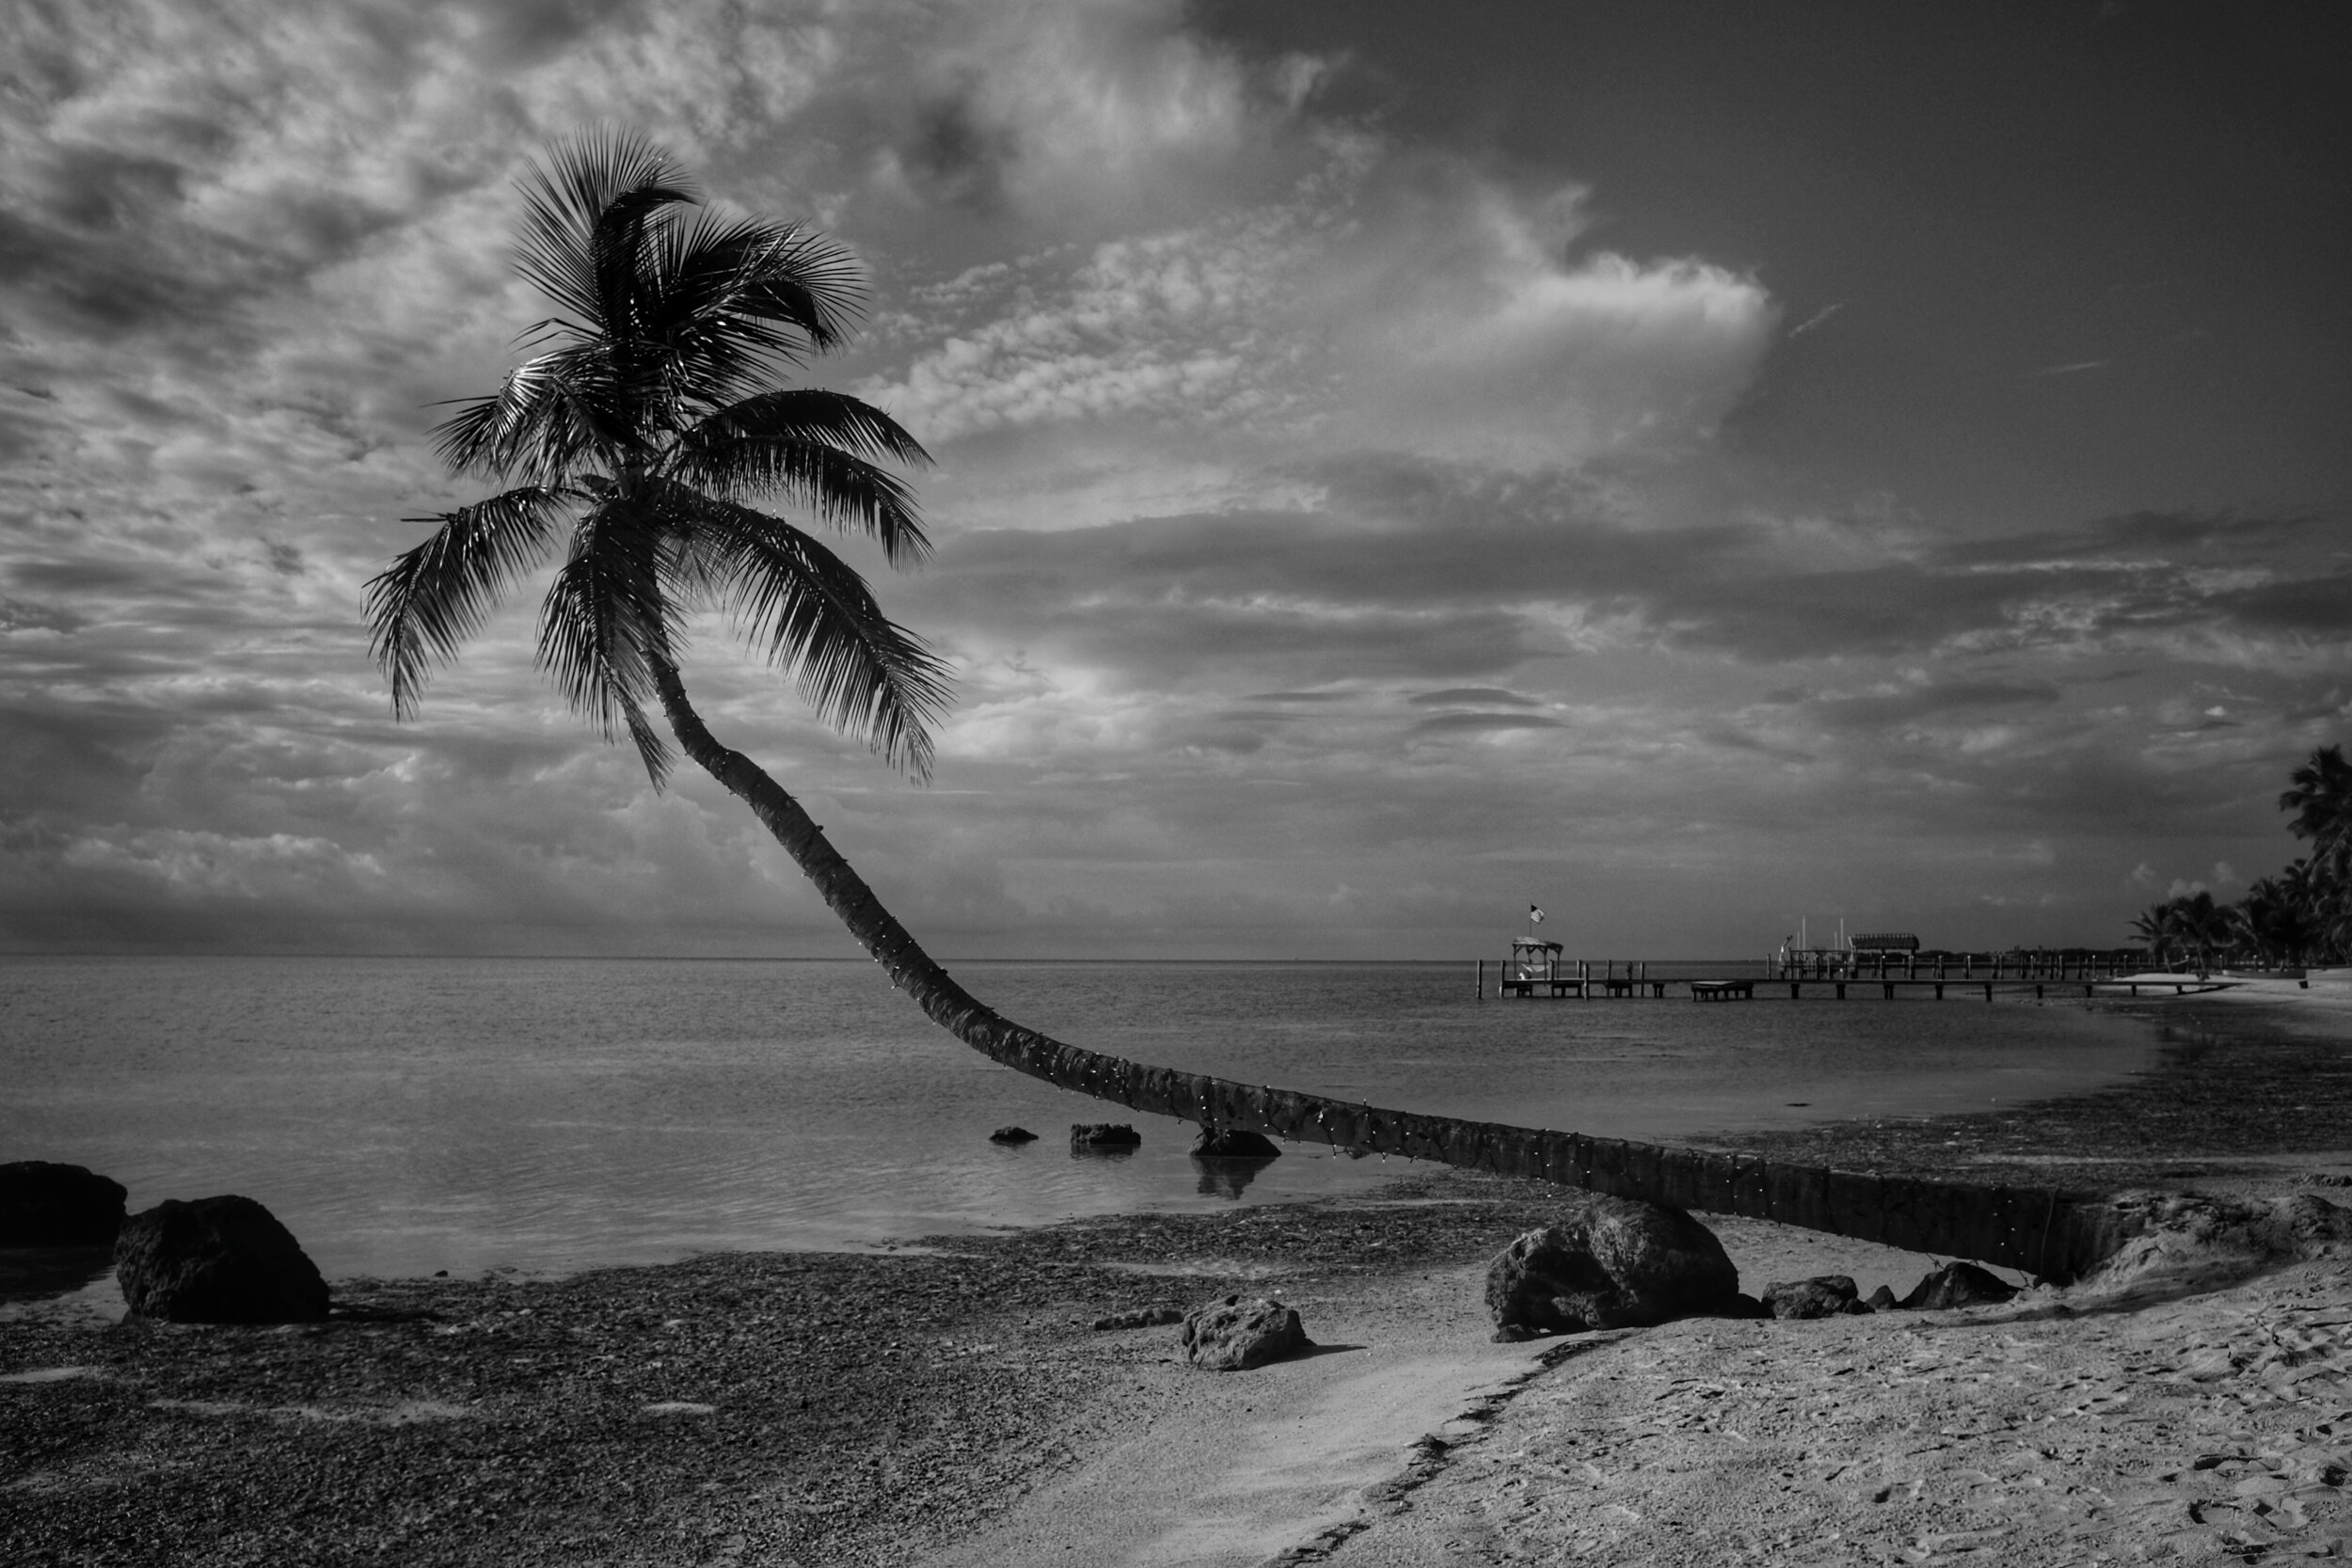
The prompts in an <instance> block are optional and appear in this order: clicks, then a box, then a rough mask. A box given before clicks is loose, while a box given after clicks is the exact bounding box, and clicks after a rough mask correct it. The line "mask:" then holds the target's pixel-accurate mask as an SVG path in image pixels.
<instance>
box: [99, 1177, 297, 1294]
mask: <svg viewBox="0 0 2352 1568" xmlns="http://www.w3.org/2000/svg"><path fill="white" fill-rule="evenodd" d="M115 1277H116V1278H117V1280H118V1281H119V1283H120V1284H121V1286H122V1299H123V1300H124V1301H126V1302H128V1303H129V1304H130V1307H131V1315H132V1316H133V1317H135V1318H162V1319H165V1320H167V1321H168V1322H171V1323H310V1322H315V1321H317V1320H318V1319H321V1318H324V1317H326V1280H324V1279H322V1278H320V1277H319V1271H318V1266H317V1265H316V1264H314V1263H312V1262H311V1261H310V1259H309V1258H308V1257H306V1256H305V1255H304V1253H303V1251H302V1246H301V1243H297V1242H296V1241H295V1240H294V1234H293V1233H292V1232H291V1231H289V1230H288V1229H287V1228H286V1227H284V1226H282V1225H280V1224H278V1217H277V1216H276V1215H274V1214H272V1213H271V1212H269V1211H268V1210H267V1209H264V1208H262V1206H261V1205H260V1204H259V1203H256V1202H254V1201H253V1199H251V1198H249V1197H238V1196H234V1195H233V1194H231V1195H225V1196H219V1197H199V1198H197V1199H195V1200H194V1201H192V1202H184V1203H183V1202H182V1201H180V1200H179V1199H177V1198H172V1199H167V1200H166V1201H165V1202H162V1203H159V1204H157V1205H156V1206H155V1207H154V1208H152V1209H149V1210H145V1211H143V1212H139V1213H136V1214H133V1215H132V1216H131V1217H130V1218H129V1219H126V1220H124V1221H123V1222H122V1233H121V1235H120V1236H119V1237H118V1238H117V1239H116V1241H115Z"/></svg>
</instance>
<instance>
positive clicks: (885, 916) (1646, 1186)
mask: <svg viewBox="0 0 2352 1568" xmlns="http://www.w3.org/2000/svg"><path fill="white" fill-rule="evenodd" d="M655 682H656V687H657V689H658V690H659V691H660V696H661V705H662V708H663V711H664V712H665V713H666V714H667V715H668V717H669V721H670V727H671V729H672V731H673V732H675V735H676V736H677V738H678V743H679V745H680V746H681V747H683V748H684V750H685V752H686V754H687V755H688V756H690V757H691V758H693V759H694V761H695V762H696V763H697V764H699V765H700V766H701V767H702V768H704V769H705V770H707V772H708V773H709V774H710V775H711V777H713V778H715V779H717V780H718V781H719V782H720V783H721V784H724V785H725V786H726V787H727V789H728V790H729V791H730V792H731V793H733V794H734V795H735V796H736V797H737V798H738V799H739V800H742V801H743V802H744V803H745V804H746V805H748V806H750V807H751V809H752V811H753V813H754V815H755V816H757V817H758V818H759V820H760V821H761V822H762V823H764V824H766V826H767V828H768V831H769V832H771V833H773V834H774V835H775V838H776V841H777V842H778V843H779V844H781V845H783V846H784V847H785V850H786V851H787V853H788V854H790V855H791V857H792V859H793V861H794V863H797V864H798V865H799V866H800V868H801V869H802V871H803V872H804V873H806V874H807V877H808V879H809V880H810V881H812V882H814V883H815V884H816V885H817V891H818V893H820V894H821V895H823V896H824V900H825V904H826V906H827V907H828V908H829V909H831V910H832V911H833V912H834V915H835V916H836V917H838V918H839V920H840V921H841V923H842V924H843V925H844V926H846V927H849V929H850V935H852V936H854V937H856V938H857V940H858V942H859V944H860V945H861V946H863V947H864V948H865V949H866V952H867V953H869V954H871V955H872V956H873V958H874V961H875V962H877V963H879V964H881V965H882V968H883V969H884V970H885V971H886V972H887V973H888V974H889V975H890V979H891V983H892V984H893V985H896V986H898V988H899V989H901V990H904V991H906V993H907V994H908V995H909V996H911V997H913V998H914V1001H915V1003H916V1004H917V1005H918V1006H921V1007H922V1009H923V1011H924V1012H926V1013H928V1014H929V1015H930V1018H931V1021H932V1022H935V1023H937V1024H938V1025H939V1026H940V1027H942V1028H944V1029H946V1030H947V1031H949V1032H950V1033H952V1034H953V1035H955V1036H956V1037H958V1038H960V1039H961V1040H962V1041H963V1042H964V1043H965V1044H966V1045H969V1046H971V1047H972V1048H973V1049H974V1050H976V1051H977V1052H979V1053H981V1054H982V1055H984V1056H986V1057H988V1058H989V1059H990V1060H992V1061H994V1062H998V1063H1001V1064H1003V1065H1004V1066H1006V1067H1009V1068H1011V1069H1014V1070H1015V1071H1017V1072H1025V1073H1027V1074H1028V1075H1029V1076H1030V1077H1032V1078H1041V1079H1043V1080H1044V1081H1045V1082H1047V1083H1049V1084H1052V1085H1056V1086H1057V1087H1059V1088H1064V1089H1071V1090H1074V1091H1075V1092H1077V1093H1079V1094H1086V1095H1092V1096H1094V1097H1095V1098H1096V1099H1099V1100H1107V1101H1114V1102H1116V1103H1118V1104H1120V1105H1124V1106H1127V1107H1128V1108H1130V1109H1131V1110H1137V1111H1148V1112H1152V1113H1154V1114H1156V1115H1159V1116H1167V1117H1180V1118H1182V1119H1184V1120H1187V1121H1197V1122H1200V1123H1202V1124H1203V1125H1212V1124H1213V1125H1216V1126H1219V1127H1242V1128H1248V1129H1250V1130H1251V1131H1253V1132H1263V1133H1268V1134H1271V1135H1273V1136H1276V1137H1279V1138H1285V1139H1290V1140H1293V1141H1295V1142H1314V1143H1327V1144H1329V1145H1331V1146H1332V1147H1334V1148H1350V1149H1360V1150H1363V1151H1365V1152H1367V1153H1376V1154H1397V1155H1402V1156H1404V1157H1406V1158H1407V1159H1414V1160H1436V1161H1439V1162H1442V1163H1444V1164H1450V1165H1459V1166H1462V1167H1464V1168H1465V1169H1471V1170H1485V1171H1493V1172H1497V1173H1499V1174H1502V1175H1506V1176H1521V1177H1534V1178H1536V1179H1538V1180H1546V1181H1557V1182H1560V1183H1563V1184H1565V1185H1568V1186H1575V1187H1582V1188H1585V1189H1587V1190H1589V1191H1593V1192H1597V1193H1606V1194H1609V1195H1611V1196H1617V1197H1629V1198H1639V1199H1641V1200H1643V1201H1645V1202H1649V1203H1661V1204H1665V1205H1668V1206H1670V1207H1673V1208H1677V1209H1698V1210H1704V1211H1708V1212H1714V1213H1727V1214H1741V1215H1747V1216H1750V1217H1753V1218H1757V1219H1769V1220H1774V1221H1778V1222H1780V1223H1782V1224H1786V1225H1795V1226H1801V1227H1805V1228H1807V1229H1812V1230H1824V1231H1829V1232H1831V1233H1833V1234H1836V1235H1841V1236H1851V1237H1855V1238H1857V1239H1859V1240H1863V1241H1870V1242H1879V1243H1885V1244H1887V1245H1890V1246H1899V1247H1903V1248H1906V1249H1908V1250H1911V1251H1915V1252H1927V1253H1938V1254H1942V1255H1945V1256H1947V1257H1963V1258H1975V1259H1981V1260H1983V1261H1986V1262H1990V1263H1997V1264H2001V1265H2003V1266H2006V1267H2009V1268H2015V1269H2023V1270H2026V1271H2028V1272H2030V1273H2032V1274H2035V1275H2040V1276H2042V1277H2043V1278H2045V1279H2057V1280H2067V1279H2073V1278H2075V1277H2078V1276H2079V1275H2082V1274H2083V1273H2084V1272H2086V1271H2087V1270H2088V1269H2090V1267H2091V1266H2092V1265H2093V1264H2095V1263H2097V1262H2098V1261H2100V1260H2101V1259H2104V1258H2106V1256H2107V1255H2108V1254H2110V1253H2112V1252H2113V1251H2114V1250H2115V1248H2116V1246H2117V1245H2119V1244H2120V1243H2121V1242H2122V1240H2123V1237H2122V1235H2121V1234H2120V1233H2119V1232H2118V1230H2117V1224H2116V1220H2117V1216H2116V1212H2115V1211H2114V1209H2113V1208H2112V1207H2111V1206H2109V1205H2107V1204H2106V1203H2103V1202H2099V1201H2097V1200H2091V1199H2086V1198H2081V1197H2076V1196H2069V1195H2065V1194H2061V1193H2058V1192H2057V1191H2054V1190H2050V1189H2042V1188H2030V1189H2018V1188H2010V1187H1991V1188H1986V1187H1972V1186H1963V1185H1961V1184H1959V1183H1954V1182H1939V1181H1927V1180H1915V1179H1912V1178H1907V1177H1879V1176H1867V1175H1857V1174H1854V1173H1851V1172H1847V1171H1833V1170H1825V1169H1822V1168H1820V1167H1818V1166H1811V1165H1792V1164H1781V1163H1777V1162H1773V1161H1769V1160H1763V1159H1757V1158H1755V1157H1752V1156H1745V1155H1736V1154H1723V1153H1714V1152H1708V1151H1705V1150H1698V1149H1687V1148H1664V1147H1661V1146H1659V1145H1655V1144H1642V1143H1629V1142H1627V1141H1625V1140H1623V1139H1618V1138H1594V1137H1586V1136H1584V1135H1582V1134H1580V1133H1573V1132H1544V1131H1538V1130H1536V1129H1534V1128H1526V1127H1511V1126H1507V1125H1504V1124H1502V1123H1498V1122H1480V1121H1464V1120H1460V1119H1457V1118H1455V1117H1432V1116H1422V1115H1418V1114H1416V1113H1413V1112H1409V1111H1389V1110H1382V1109H1380V1108H1379V1107H1377V1106H1372V1105H1358V1104H1351V1103H1349V1102H1347V1101H1338V1100H1327V1099H1325V1098H1323V1097H1321V1096H1318V1095H1311V1094H1303V1093H1300V1092H1298V1091H1296V1090H1294V1089H1278V1088H1274V1087H1271V1086H1266V1085H1249V1084H1237V1083H1234V1082H1232V1081H1231V1080H1228V1079H1223V1078H1212V1077H1208V1076H1206V1075H1205V1074H1201V1073H1194V1072H1178V1071H1176V1070H1174V1069H1168V1068H1162V1067H1152V1066H1150V1065H1149V1064H1146V1063H1142V1062H1131V1061H1128V1060H1126V1059H1124V1058H1123V1057H1119V1056H1112V1055H1107V1054H1104V1053H1101V1052H1097V1051H1089V1050H1086V1049H1085V1048H1083V1047H1081V1046H1075V1045H1070V1044H1067V1043H1065V1042H1063V1041H1061V1040H1057V1039H1055V1038H1053V1037H1051V1036H1049V1035H1043V1034H1040V1033H1039V1032H1038V1031H1037V1030H1035V1029H1029V1028H1025V1027H1024V1026H1022V1025H1021V1024H1018V1023H1015V1022H1012V1021H1011V1020H1009V1019H1008V1018H1005V1017H1004V1016H1003V1015H1002V1014H1000V1013H998V1012H997V1011H996V1010H995V1009H994V1008H993V1007H991V1006H988V1005H987V1004H986V1003H984V1002H981V1001H979V1000H978V999H977V998H976V997H974V996H973V995H972V994H971V992H969V991H967V990H964V989H963V987H962V986H961V985H959V984H958V983H957V982H956V980H955V979H954V977H953V976H951V975H950V974H948V973H947V972H946V970H945V969H943V968H941V967H940V966H939V964H938V963H936V962H935V961H933V959H932V958H931V957H930V955H929V954H928V953H926V952H924V951H923V949H922V946H921V944H919V943H918V942H915V940H914V937H913V936H912V935H910V934H909V933H908V931H907V929H906V927H903V926H901V925H899V924H898V920H897V918H896V917H894V916H893V915H892V914H891V912H890V911H888V910H886V909H884V908H883V907H882V901H881V900H880V899H878V898H876V897H875V896H874V892H873V890H872V889H871V888H869V887H867V886H866V879H864V878H862V877H860V876H859V875H858V874H857V872H856V870H855V869H854V868H852V867H851V866H850V863H849V862H848V861H846V860H844V859H842V858H841V854H840V852H839V851H838V850H836V849H834V847H833V845H832V844H831V843H830V842H829V841H828V840H827V839H826V837H825V834H824V830H823V829H821V828H819V827H818V825H817V824H816V823H815V822H814V821H812V820H810V818H809V815H808V813H807V812H806V811H805V810H803V808H802V806H801V803H800V802H799V801H798V800H794V799H793V798H792V796H791V795H790V794H789V793H787V791H786V790H785V789H784V787H783V786H782V785H780V784H777V783H776V782H775V780H773V779H771V778H770V777H769V776H768V774H767V773H766V771H764V770H763V769H762V768H759V766H758V765H757V764H755V763H754V762H753V761H752V760H751V759H750V758H748V757H746V756H744V755H743V754H742V753H741V752H737V751H733V750H730V749H729V748H727V747H726V746H723V745H722V744H721V743H720V742H719V741H718V740H717V739H716V738H715V737H714V736H712V735H711V733H710V730H709V727H708V726H707V725H706V724H705V723H704V722H703V721H702V717H701V715H699V714H697V713H696V712H695V711H694V708H693V706H692V705H691V703H689V702H688V700H687V696H686V689H685V687H684V685H683V684H682V683H681V682H680V680H679V679H678V673H677V670H676V668H675V666H674V665H671V664H669V663H667V662H666V661H664V662H661V663H659V664H657V666H656V668H655Z"/></svg>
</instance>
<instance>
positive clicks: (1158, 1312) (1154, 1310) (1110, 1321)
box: [1094, 1307, 1184, 1329]
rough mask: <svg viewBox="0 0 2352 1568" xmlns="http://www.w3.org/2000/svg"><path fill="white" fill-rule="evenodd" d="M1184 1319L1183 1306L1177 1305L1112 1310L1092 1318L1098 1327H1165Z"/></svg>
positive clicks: (1181, 1321)
mask: <svg viewBox="0 0 2352 1568" xmlns="http://www.w3.org/2000/svg"><path fill="white" fill-rule="evenodd" d="M1183 1322H1184V1308H1182V1307H1142V1308H1139V1309H1137V1310H1136V1311H1133V1312H1113V1313H1111V1314H1110V1315H1109V1316H1107V1317H1101V1318H1097V1319H1095V1320H1094V1326H1095V1327H1096V1328H1098V1329H1105V1328H1166V1327H1167V1326H1168V1324H1169V1323H1183Z"/></svg>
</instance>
